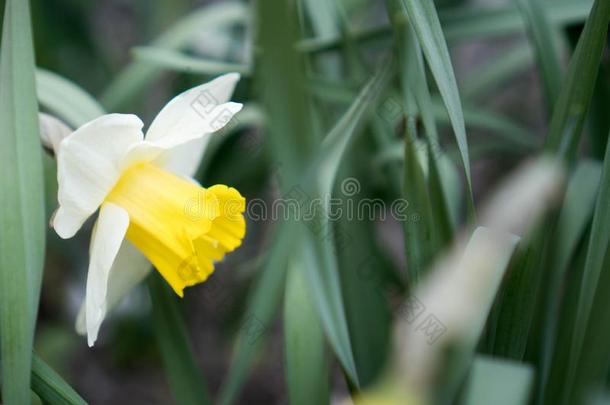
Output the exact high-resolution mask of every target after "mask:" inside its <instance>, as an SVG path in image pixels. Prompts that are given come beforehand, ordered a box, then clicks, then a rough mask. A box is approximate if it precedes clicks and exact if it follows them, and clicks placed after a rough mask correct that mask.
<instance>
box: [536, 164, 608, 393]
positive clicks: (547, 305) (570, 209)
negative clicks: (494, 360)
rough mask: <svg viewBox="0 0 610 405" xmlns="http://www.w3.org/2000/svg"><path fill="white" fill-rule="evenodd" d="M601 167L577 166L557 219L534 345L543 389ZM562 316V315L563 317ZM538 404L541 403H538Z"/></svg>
mask: <svg viewBox="0 0 610 405" xmlns="http://www.w3.org/2000/svg"><path fill="white" fill-rule="evenodd" d="M600 175H601V165H600V164H598V163H595V162H592V161H583V162H579V163H578V166H577V167H576V169H575V170H574V174H573V175H572V177H571V178H570V181H569V183H568V186H567V189H566V194H565V196H564V200H563V204H562V207H561V211H560V213H559V217H558V219H557V231H556V232H555V233H554V238H553V246H554V247H553V251H552V253H551V259H550V260H551V264H550V265H549V266H548V271H547V274H546V279H545V280H544V281H543V283H544V285H545V286H546V288H544V289H543V297H544V298H543V300H542V301H541V304H542V305H541V310H542V313H543V316H542V317H541V319H540V320H539V322H540V327H541V328H542V334H543V337H542V338H541V339H540V341H539V342H538V344H539V347H538V348H536V350H538V352H539V353H538V356H539V357H540V358H539V359H537V360H538V361H539V368H540V380H541V381H540V384H541V385H543V386H544V385H545V384H546V382H547V379H548V377H549V374H550V367H551V363H552V360H553V352H554V350H555V347H556V345H555V340H556V339H565V337H563V336H558V332H559V330H558V327H559V319H560V315H561V312H560V309H561V301H562V298H563V294H564V292H563V291H562V290H563V285H564V283H565V282H566V274H567V272H568V270H569V266H570V264H571V261H572V259H573V258H574V256H575V255H576V252H577V249H578V245H579V243H580V242H581V240H582V238H583V235H584V234H585V230H586V228H587V226H588V225H589V223H590V221H591V216H592V215H593V208H594V206H595V198H596V196H597V191H598V188H599V181H600ZM564 316H565V315H564ZM541 403H542V400H541Z"/></svg>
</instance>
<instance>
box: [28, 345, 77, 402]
mask: <svg viewBox="0 0 610 405" xmlns="http://www.w3.org/2000/svg"><path fill="white" fill-rule="evenodd" d="M32 390H33V391H34V392H35V393H36V394H37V395H38V396H39V397H40V399H42V400H43V401H44V403H45V404H49V405H84V404H86V403H87V402H85V400H84V399H82V398H81V397H80V395H78V393H77V392H76V391H74V389H73V388H72V387H70V385H68V383H66V382H65V381H64V380H63V378H61V376H60V375H59V374H57V373H56V372H55V371H54V370H53V369H52V368H51V367H49V366H48V365H47V364H46V363H45V362H44V361H43V360H42V359H41V358H40V357H38V356H36V355H35V354H34V355H33V356H32Z"/></svg>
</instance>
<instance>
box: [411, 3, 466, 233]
mask: <svg viewBox="0 0 610 405" xmlns="http://www.w3.org/2000/svg"><path fill="white" fill-rule="evenodd" d="M402 5H403V7H404V12H405V13H406V16H407V18H408V19H409V23H410V24H412V26H413V28H414V30H415V32H416V34H417V38H418V39H419V44H420V45H421V48H422V51H423V53H424V55H425V56H426V61H427V62H428V66H429V67H430V70H431V71H432V75H433V76H434V80H435V81H436V85H437V86H438V89H439V92H440V93H441V97H442V98H443V101H444V103H445V107H446V108H447V113H448V114H449V118H450V120H451V125H452V127H453V131H454V133H455V138H456V141H457V144H458V148H459V150H460V155H461V158H462V164H463V165H464V173H465V176H466V189H467V207H468V215H469V219H470V220H471V221H474V219H475V216H476V215H475V208H474V197H473V195H472V179H471V177H470V158H469V157H468V140H467V138H466V125H465V123H464V114H463V112H462V103H461V101H460V95H459V92H458V87H457V82H456V80H455V74H454V72H453V65H452V64H451V58H450V56H449V50H448V49H447V44H446V42H445V37H444V35H443V30H442V28H441V24H440V21H439V19H438V15H437V14H436V9H435V7H434V2H433V1H432V0H421V1H407V0H402Z"/></svg>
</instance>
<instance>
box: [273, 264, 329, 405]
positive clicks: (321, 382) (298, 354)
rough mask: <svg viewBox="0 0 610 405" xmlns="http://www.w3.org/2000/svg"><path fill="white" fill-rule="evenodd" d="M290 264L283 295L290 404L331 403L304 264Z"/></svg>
mask: <svg viewBox="0 0 610 405" xmlns="http://www.w3.org/2000/svg"><path fill="white" fill-rule="evenodd" d="M299 263H303V262H297V261H294V262H293V264H292V266H290V265H289V266H288V277H287V280H286V295H285V298H284V330H285V333H284V336H285V347H286V376H287V383H288V398H289V403H290V404H295V405H308V404H312V403H313V404H328V403H330V392H329V378H330V373H329V370H328V364H327V360H326V350H325V345H324V332H323V330H322V325H320V321H319V320H318V315H317V313H316V310H315V308H314V305H313V303H312V302H311V298H310V297H312V295H311V292H310V291H309V287H308V285H307V283H306V280H305V278H304V277H303V272H304V271H305V270H304V269H303V268H301V267H302V265H299Z"/></svg>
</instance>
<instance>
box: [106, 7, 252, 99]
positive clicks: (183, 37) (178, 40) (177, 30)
mask: <svg viewBox="0 0 610 405" xmlns="http://www.w3.org/2000/svg"><path fill="white" fill-rule="evenodd" d="M247 15H248V8H247V6H245V5H244V4H243V3H240V2H233V1H232V2H222V3H218V4H213V5H210V6H206V7H203V8H201V9H199V10H197V11H196V12H193V13H190V14H187V15H186V16H185V17H184V18H182V19H180V20H179V21H177V22H176V23H175V24H174V25H172V26H171V27H170V28H169V29H167V31H165V32H164V33H162V34H161V35H159V36H158V37H157V38H156V39H155V40H154V41H152V43H151V44H150V46H153V47H156V48H161V49H169V50H175V51H177V50H182V49H184V48H186V47H187V46H188V45H189V44H191V43H192V42H193V38H196V34H198V33H202V32H204V30H206V29H212V28H213V27H215V26H223V25H229V24H234V23H238V22H243V21H245V20H246V18H247ZM160 73H161V70H160V69H159V68H158V67H157V66H154V65H151V64H148V63H144V62H139V61H134V62H131V63H130V64H128V65H127V66H126V67H125V68H124V69H123V70H122V71H121V73H120V74H119V75H117V76H116V78H115V79H114V81H113V82H112V83H111V84H110V85H109V86H108V88H106V90H105V91H104V93H103V94H102V95H101V98H100V101H101V103H102V105H104V106H105V107H106V108H107V109H108V110H109V111H117V110H119V109H121V108H123V107H124V106H125V104H126V103H128V102H129V101H131V100H132V99H134V98H135V97H137V96H138V95H140V93H141V92H142V90H143V89H144V88H145V87H146V85H148V84H150V83H151V82H152V81H154V80H155V79H156V78H157V77H159V75H160Z"/></svg>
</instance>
